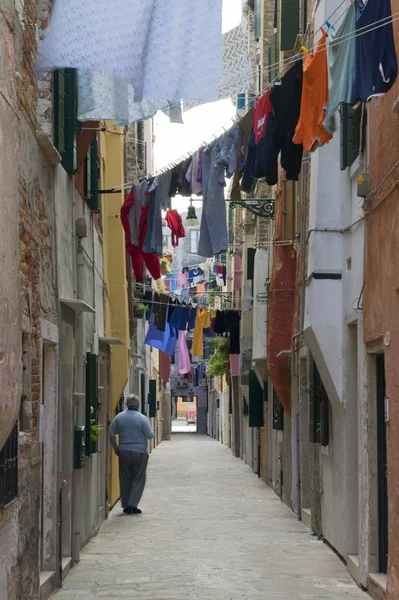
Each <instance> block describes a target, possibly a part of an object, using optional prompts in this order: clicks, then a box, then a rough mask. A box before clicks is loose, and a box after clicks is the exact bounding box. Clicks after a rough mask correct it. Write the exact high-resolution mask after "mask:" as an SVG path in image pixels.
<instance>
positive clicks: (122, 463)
mask: <svg viewBox="0 0 399 600" xmlns="http://www.w3.org/2000/svg"><path fill="white" fill-rule="evenodd" d="M147 465H148V454H141V453H140V452H128V451H120V453H119V484H120V489H121V501H122V508H127V507H131V508H137V506H138V504H139V502H140V500H141V496H142V495H143V492H144V487H145V479H146V471H147Z"/></svg>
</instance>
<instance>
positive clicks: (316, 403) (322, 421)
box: [309, 362, 330, 446]
mask: <svg viewBox="0 0 399 600" xmlns="http://www.w3.org/2000/svg"><path fill="white" fill-rule="evenodd" d="M329 421H330V401H329V399H328V396H327V392H326V390H325V388H324V385H323V382H322V380H321V377H320V373H319V370H318V368H317V366H316V363H315V362H313V386H312V390H311V393H310V396H309V440H310V442H312V443H313V444H320V445H321V446H328V444H329V441H330V439H329V438H330V432H329Z"/></svg>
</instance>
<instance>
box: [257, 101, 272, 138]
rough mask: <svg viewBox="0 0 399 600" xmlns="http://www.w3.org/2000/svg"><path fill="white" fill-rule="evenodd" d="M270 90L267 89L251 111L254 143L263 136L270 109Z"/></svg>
mask: <svg viewBox="0 0 399 600" xmlns="http://www.w3.org/2000/svg"><path fill="white" fill-rule="evenodd" d="M270 91H271V90H268V91H267V92H266V93H265V94H263V96H262V97H261V98H260V99H259V100H258V102H257V103H256V104H255V108H254V112H253V128H254V132H255V143H256V144H259V142H260V140H261V139H262V138H264V137H265V134H266V126H267V120H268V118H269V114H270V113H271V111H272V104H271V102H270Z"/></svg>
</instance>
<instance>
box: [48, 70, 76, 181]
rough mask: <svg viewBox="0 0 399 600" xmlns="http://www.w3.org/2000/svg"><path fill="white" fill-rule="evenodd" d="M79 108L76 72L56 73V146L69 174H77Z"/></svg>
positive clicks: (60, 71)
mask: <svg viewBox="0 0 399 600" xmlns="http://www.w3.org/2000/svg"><path fill="white" fill-rule="evenodd" d="M77 108H78V98H77V82H76V70H75V69H60V70H58V71H55V73H54V145H55V147H56V148H57V150H58V152H59V153H60V154H61V158H62V166H63V167H64V169H65V170H66V171H68V173H75V172H76V166H77Z"/></svg>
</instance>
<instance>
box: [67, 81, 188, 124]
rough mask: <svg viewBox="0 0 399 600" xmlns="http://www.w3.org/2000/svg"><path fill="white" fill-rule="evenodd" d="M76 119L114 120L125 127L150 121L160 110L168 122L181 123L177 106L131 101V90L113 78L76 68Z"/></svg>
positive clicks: (168, 103)
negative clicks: (138, 122)
mask: <svg viewBox="0 0 399 600" xmlns="http://www.w3.org/2000/svg"><path fill="white" fill-rule="evenodd" d="M77 74H78V120H79V121H116V122H117V124H118V125H120V126H127V125H130V124H131V123H136V122H137V121H146V120H147V119H151V118H152V117H153V116H154V115H155V114H156V112H157V111H158V110H161V111H162V112H163V113H164V114H165V115H167V116H168V117H169V119H170V122H171V123H183V113H182V107H181V104H180V103H179V104H173V103H172V102H171V101H168V100H161V99H155V98H154V99H152V100H150V99H145V100H142V101H141V102H135V99H134V95H135V94H134V87H133V86H132V85H129V84H128V83H127V82H126V81H122V80H121V79H118V78H117V77H111V76H110V75H104V74H103V73H97V72H95V71H90V70H88V69H78V73H77Z"/></svg>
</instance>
